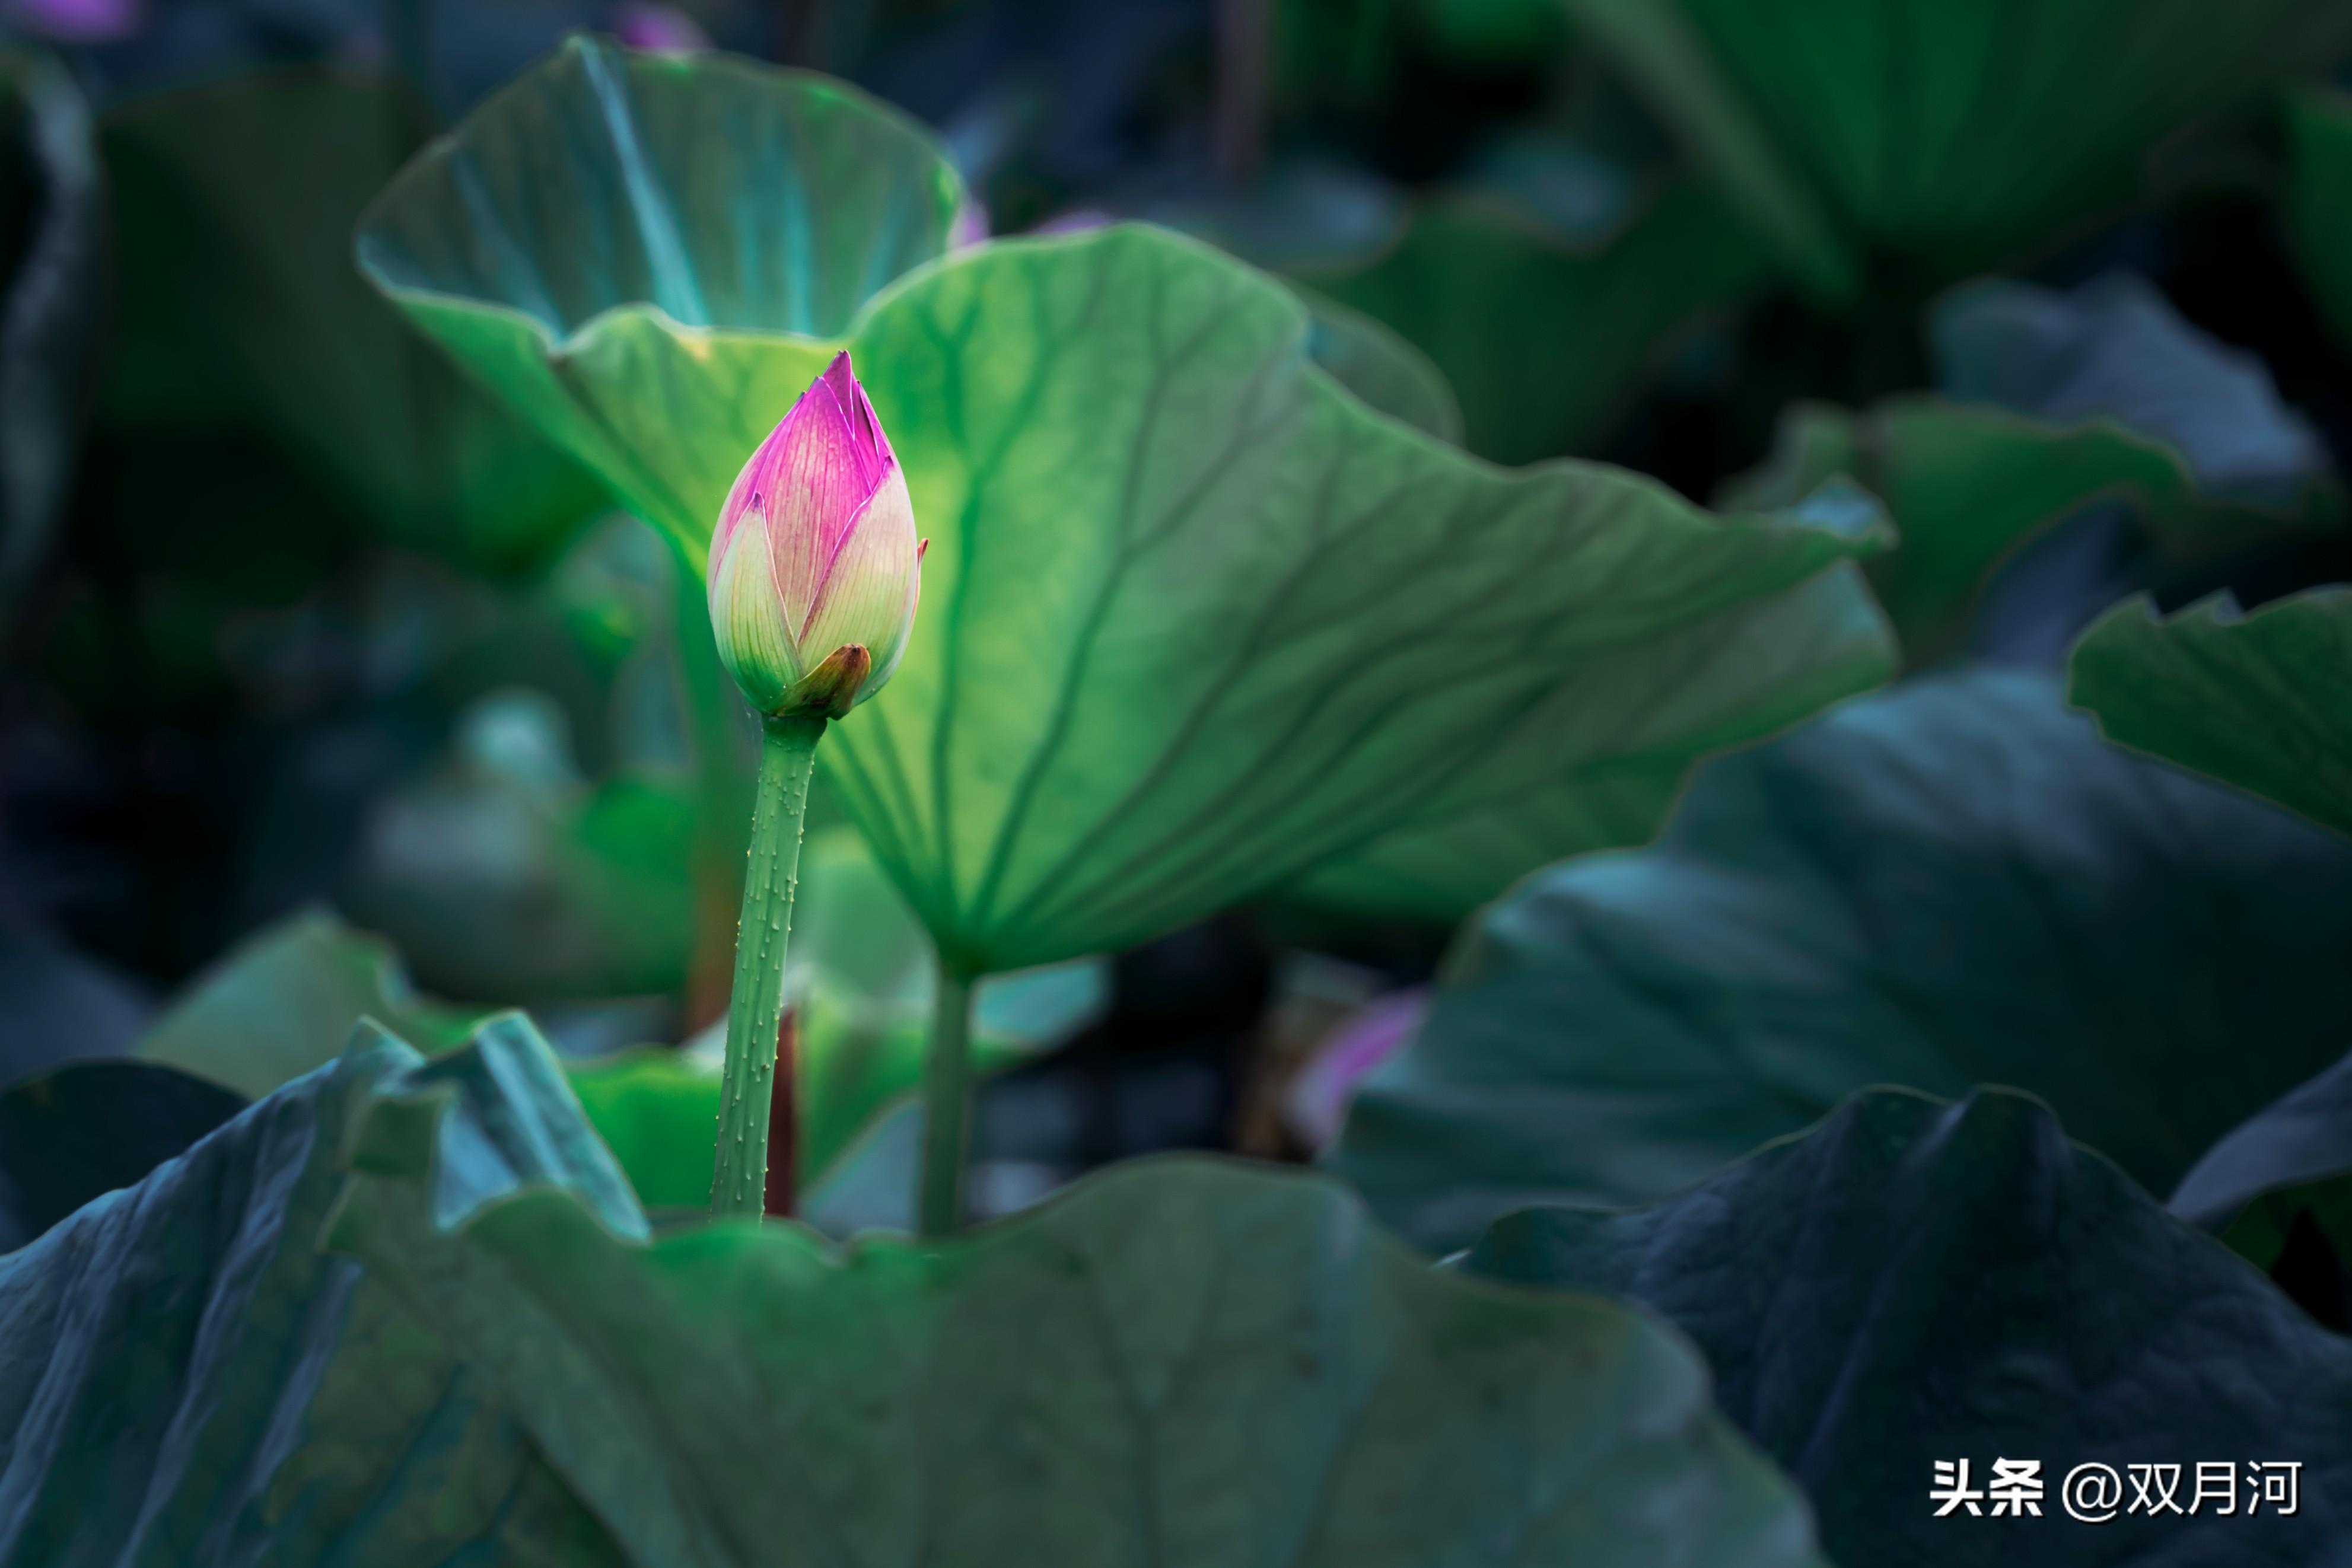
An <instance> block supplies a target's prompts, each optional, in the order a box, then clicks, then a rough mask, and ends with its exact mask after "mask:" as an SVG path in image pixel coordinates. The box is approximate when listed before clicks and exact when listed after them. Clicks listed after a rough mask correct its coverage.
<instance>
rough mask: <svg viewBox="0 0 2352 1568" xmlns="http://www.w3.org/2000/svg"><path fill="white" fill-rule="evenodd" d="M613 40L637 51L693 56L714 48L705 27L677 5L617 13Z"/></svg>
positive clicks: (632, 8) (638, 7) (627, 8)
mask: <svg viewBox="0 0 2352 1568" xmlns="http://www.w3.org/2000/svg"><path fill="white" fill-rule="evenodd" d="M613 37H616V38H618V39H620V40H621V42H623V43H625V44H626V45H628V47H631V48H633V49H667V50H670V51H672V52H673V53H692V52H693V51H694V50H697V49H707V48H709V47H710V35H709V34H708V33H706V32H704V31H703V30H702V24H701V23H699V22H698V21H696V20H695V19H694V18H693V17H691V16H688V15H687V14H686V13H685V12H683V11H681V10H679V9H678V8H677V6H675V5H623V6H621V7H619V8H618V9H617V10H615V11H614V13H613Z"/></svg>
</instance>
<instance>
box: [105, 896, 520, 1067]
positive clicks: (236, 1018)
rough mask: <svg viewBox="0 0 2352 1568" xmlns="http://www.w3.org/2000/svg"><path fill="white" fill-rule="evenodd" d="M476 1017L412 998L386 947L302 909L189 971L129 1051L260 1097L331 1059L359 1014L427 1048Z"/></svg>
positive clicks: (458, 1036)
mask: <svg viewBox="0 0 2352 1568" xmlns="http://www.w3.org/2000/svg"><path fill="white" fill-rule="evenodd" d="M480 1016H481V1015H480V1013H479V1012H478V1011H473V1012H468V1011H465V1010H462V1009H454V1008H448V1007H445V1006H443V1005H441V1004H440V1003H437V1002H435V1001H433V1000H431V999H429V998H425V997H421V996H419V995H418V994H417V993H416V990H415V988H414V987H413V986H411V985H410V984H409V980H408V975H407V971H406V970H404V968H403V967H401V963H400V956H399V955H398V954H396V953H394V951H393V950H392V948H391V947H390V946H387V945H386V944H385V943H383V941H382V940H380V939H378V938H376V937H373V936H368V935H366V934H365V933H363V932H359V931H354V930H352V928H351V927H349V926H347V925H344V924H343V923H342V922H341V921H340V920H338V919H336V918H335V916H334V915H331V914H329V913H328V912H326V911H325V910H321V909H311V910H304V911H302V912H301V913H299V914H297V915H289V916H288V917H287V918H286V919H284V920H281V921H279V922H278V924H277V925H270V926H267V927H264V928H263V929H262V930H260V931H258V932H257V933H255V934H254V935H253V936H249V937H247V939H246V940H245V941H243V942H242V943H240V944H238V945H237V946H236V947H234V948H232V949H231V950H230V951H229V952H228V953H226V955H224V956H222V957H221V958H220V959H219V960H218V961H217V962H216V963H215V964H214V965H213V967H211V968H210V969H208V970H206V971H205V973H204V974H202V975H200V976H198V977H196V979H195V980H194V981H193V982H192V983H191V984H190V986H189V988H188V989H187V990H186V991H185V992H184V994H183V995H182V996H181V997H180V998H178V999H177V1000H176V1001H175V1002H173V1005H172V1008H171V1009H170V1010H169V1011H167V1012H166V1013H164V1015H163V1017H162V1018H160V1019H157V1020H156V1021H155V1024H154V1026H153V1027H152V1029H150V1030H148V1031H147V1033H146V1034H145V1035H144V1036H142V1038H141V1040H140V1041H139V1045H138V1048H137V1051H136V1052H135V1054H136V1055H137V1056H138V1057H139V1058H140V1059H141V1060H142V1061H152V1062H157V1063H160V1064H161V1065H163V1066H165V1067H175V1068H178V1069H179V1070H180V1071H183V1072H191V1073H194V1074H195V1075H196V1076H197V1077H199V1078H204V1079H208V1080H210V1081H211V1082H215V1083H218V1084H222V1085H224V1086H226V1087H227V1088H230V1089H234V1090H236V1092H238V1093H240V1094H242V1095H244V1096H245V1097H246V1098H247V1099H248V1100H259V1099H261V1098H262V1097H263V1096H265V1095H267V1094H268V1093H270V1092H272V1091H274V1090H276V1089H277V1088H278V1086H279V1085H280V1084H284V1083H290V1082H293V1081H294V1080H295V1079H297V1078H299V1077H301V1076H302V1075H303V1074H304V1073H306V1072H309V1071H312V1070H313V1069H315V1068H317V1067H318V1066H319V1065H320V1063H322V1062H327V1061H333V1060H334V1059H335V1054H336V1052H338V1051H341V1050H342V1048H343V1042H344V1041H345V1040H348V1039H350V1038H351V1032H352V1025H353V1024H355V1023H357V1022H358V1021H359V1020H360V1019H362V1018H363V1017H365V1018H373V1019H375V1020H376V1021H378V1022H379V1023H382V1024H383V1025H385V1026H386V1027H387V1028H390V1029H392V1030H394V1031H396V1032H397V1033H399V1034H400V1035H401V1036H402V1037H403V1038H404V1039H407V1040H415V1041H416V1042H417V1043H419V1044H420V1045H423V1046H425V1048H426V1049H428V1050H431V1049H442V1048H446V1047H448V1046H452V1045H455V1044H457V1042H458V1041H460V1040H464V1039H465V1038H466V1036H467V1033H468V1032H469V1031H470V1030H471V1029H472V1027H473V1025H474V1023H475V1021H476V1019H478V1018H479V1017H480Z"/></svg>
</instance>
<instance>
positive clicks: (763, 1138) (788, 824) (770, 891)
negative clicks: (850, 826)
mask: <svg viewBox="0 0 2352 1568" xmlns="http://www.w3.org/2000/svg"><path fill="white" fill-rule="evenodd" d="M824 723H825V721H824V720H823V719H821V718H781V719H770V720H768V721H767V722H766V724H765V725H764V726H762V727H761V737H760V787H759V793H758V795H757V797H756V798H755V799H754V800H753V801H752V805H751V865H750V868H749V870H748V873H747V874H746V875H745V877H744V879H743V916H742V919H741V920H740V922H739V923H738V924H737V925H736V928H735V990H734V994H733V996H732V997H731V998H730V999H729V1003H728V1009H727V1066H726V1072H725V1076H724V1078H723V1079H722V1080H721V1083H720V1088H719V1161H718V1168H717V1169H716V1170H715V1171H714V1172H713V1173H712V1176H711V1183H710V1211H711V1213H713V1214H715V1215H717V1216H719V1218H730V1217H736V1216H756V1215H758V1214H759V1213H760V1212H761V1209H762V1208H763V1207H765V1206H766V1201H767V1177H768V1126H769V1117H770V1108H771V1106H772V1104H773V1103H774V1099H775V1078H776V1071H777V1057H778V1053H777V1049H776V1047H777V1030H778V1029H779V1028H780V1027H781V1026H782V1019H783V1013H784V952H785V949H786V947H787V946H789V944H790V943H791V941H792V934H793V893H794V891H795V890H796V889H797V887H798V886H799V883H800V863H801V824H802V821H803V818H804V817H805V816H806V815H807V813H808V790H809V773H810V770H811V768H813V767H814V765H815V762H816V743H817V739H818V737H821V736H822V735H824ZM786 1103H787V1104H789V1103H791V1102H790V1097H789V1096H787V1097H786ZM792 1143H793V1140H792V1139H791V1138H790V1137H789V1136H788V1137H787V1138H786V1139H785V1147H786V1148H788V1149H789V1148H790V1147H791V1146H792Z"/></svg>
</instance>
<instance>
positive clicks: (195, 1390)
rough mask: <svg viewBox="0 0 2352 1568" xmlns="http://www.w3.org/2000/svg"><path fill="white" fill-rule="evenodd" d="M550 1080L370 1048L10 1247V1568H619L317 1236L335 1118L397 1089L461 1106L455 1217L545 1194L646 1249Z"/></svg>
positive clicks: (493, 1061) (491, 1043) (504, 1427)
mask: <svg viewBox="0 0 2352 1568" xmlns="http://www.w3.org/2000/svg"><path fill="white" fill-rule="evenodd" d="M524 1046H527V1047H528V1049H518V1048H519V1047H524ZM547 1063H548V1056H547V1051H546V1047H545V1045H544V1044H543V1043H542V1042H540V1041H538V1040H536V1039H535V1037H524V1036H517V1035H515V1034H514V1033H513V1031H512V1030H510V1029H509V1030H507V1031H506V1032H505V1033H504V1034H503V1035H499V1034H498V1033H496V1032H494V1033H493V1034H492V1035H489V1036H486V1037H485V1039H484V1040H483V1042H482V1043H481V1045H480V1046H479V1047H478V1049H477V1050H476V1051H469V1052H467V1053H466V1055H465V1057H464V1058H463V1059H462V1060H461V1061H457V1062H456V1063H454V1064H453V1065H452V1066H451V1067H450V1068H447V1069H444V1070H442V1071H437V1072H436V1071H434V1070H431V1069H426V1068H423V1067H421V1066H420V1065H419V1063H418V1059H417V1058H416V1055H415V1052H413V1051H409V1050H408V1049H407V1048H406V1047H404V1046H403V1045H401V1044H399V1043H398V1042H397V1041H394V1040H390V1039H388V1038H387V1037H383V1036H382V1035H381V1034H380V1033H378V1032H376V1031H373V1030H363V1031H362V1033H361V1035H360V1037H359V1038H358V1039H357V1040H355V1041H354V1042H353V1045H352V1050H351V1051H350V1052H349V1054H348V1055H346V1056H345V1057H344V1058H343V1059H342V1060H341V1061H339V1062H337V1063H336V1064H334V1065H332V1066H330V1067H326V1068H322V1069H320V1070H319V1071H316V1072H314V1073H311V1074H310V1075H309V1076H307V1077H304V1078H302V1079H300V1080H299V1081H297V1082H294V1083H291V1084H289V1085H287V1086H286V1087H285V1088H283V1089H281V1090H280V1091H278V1092H277V1093H276V1094H274V1095H272V1096H271V1097H270V1098H269V1099H268V1100H266V1101H264V1102H262V1103H259V1104H257V1105H255V1106H253V1107H252V1108H250V1109H249V1110H247V1111H246V1112H245V1113H243V1114H241V1115H239V1116H238V1117H237V1118H236V1120H234V1121H232V1122H230V1123H229V1124H227V1125H226V1126H224V1127H222V1128H221V1129H220V1130H219V1131H217V1132H215V1133H214V1134H212V1135H211V1136H209V1137H207V1138H205V1139H204V1140H203V1141H202V1142H200V1143H198V1144H197V1145H194V1147H193V1148H191V1149H190V1150H188V1152H187V1153H186V1154H184V1155H181V1156H180V1157H178V1158H176V1159H173V1160H170V1161H168V1162H166V1163H165V1164H163V1165H162V1166H158V1167H157V1168H156V1169H155V1170H154V1171H152V1173H150V1174H149V1175H148V1176H147V1177H146V1178H145V1179H144V1180H143V1181H142V1182H141V1183H139V1185H138V1186H134V1187H131V1188H130V1189H128V1190H125V1191H117V1192H113V1193H110V1194H107V1195H105V1196H103V1197H98V1198H97V1199H95V1200H94V1201H92V1202H90V1203H89V1204H88V1205H87V1206H86V1207H83V1208H81V1209H80V1210H79V1211H78V1212H76V1213H75V1214H73V1215H72V1216H71V1217H69V1218H67V1219H65V1220H64V1221H63V1222H61V1223H59V1224H58V1225H57V1226H56V1227H54V1228H51V1229H50V1230H48V1231H47V1234H45V1235H43V1236H42V1237H41V1238H40V1239H37V1240H36V1241H34V1242H33V1243H31V1244H30V1245H29V1246H26V1247H24V1248H22V1249H18V1250H16V1251H14V1252H11V1253H8V1254H6V1255H5V1256H0V1344H5V1346H6V1347H7V1354H5V1355H0V1435H5V1437H0V1495H5V1497H6V1498H7V1499H8V1500H9V1501H8V1507H7V1510H6V1516H5V1521H0V1563H7V1564H10V1565H11V1568H15V1565H17V1564H22V1565H24V1568H34V1565H36V1564H37V1565H38V1568H85V1565H87V1568H100V1565H108V1568H112V1565H119V1564H126V1563H136V1564H156V1565H162V1564H168V1563H254V1564H260V1565H267V1568H280V1565H282V1568H310V1565H311V1564H316V1563H351V1564H353V1565H354V1568H401V1565H403V1564H408V1563H455V1562H476V1561H479V1562H493V1563H546V1564H550V1565H552V1564H555V1563H581V1564H589V1565H593V1564H603V1563H615V1564H617V1563H618V1562H619V1561H620V1560H619V1558H618V1557H617V1556H616V1555H615V1553H614V1549H613V1546H612V1544H611V1542H610V1540H609V1538H608V1537H606V1536H605V1534H604V1530H603V1528H602V1527H601V1526H600V1525H599V1524H598V1523H597V1522H596V1521H595V1520H594V1518H593V1516H591V1515H590V1514H588V1513H587V1512H586V1511H584V1510H583V1508H582V1507H581V1506H580V1504H579V1503H578V1502H577V1501H576V1500H574V1499H573V1497H572V1494H571V1492H570V1491H569V1490H567V1489H565V1488H564V1487H563V1486H562V1483H561V1482H559V1481H558V1480H557V1479H555V1476H554V1474H553V1472H552V1471H551V1470H549V1469H547V1467H546V1466H545V1464H544V1463H543V1462H542V1461H541V1459H540V1458H539V1456H538V1454H537V1452H536V1451H535V1449H534V1448H533V1446H532V1444H531V1443H530V1439H529V1438H528V1437H526V1436H525V1435H524V1434H523V1432H522V1430H521V1428H520V1427H518V1426H517V1425H516V1424H515V1423H514V1422H513V1421H512V1420H511V1419H510V1418H509V1416H507V1414H506V1412H505V1410H504V1408H503V1406H500V1405H499V1403H498V1402H497V1401H496V1400H495V1399H493V1398H491V1397H490V1396H489V1395H488V1387H487V1385H486V1382H485V1380H484V1379H483V1378H482V1377H481V1376H480V1375H479V1374H478V1372H477V1371H475V1370H473V1369H470V1368H467V1366H465V1365H464V1364H462V1363H461V1362H460V1361H459V1360H458V1359H457V1357H456V1356H454V1355H453V1354H452V1353H451V1351H450V1349H449V1348H448V1347H447V1345H446V1343H445V1342H443V1341H442V1340H441V1339H440V1338H439V1337H438V1336H437V1334H436V1332H435V1331H434V1330H432V1329H431V1328H429V1327H427V1326H426V1325H425V1323H424V1322H422V1321H421V1320H419V1319H417V1318H415V1317H414V1316H413V1315H411V1314H410V1313H409V1312H407V1311H406V1310H405V1309H404V1307H402V1306H401V1305H400V1304H399V1302H398V1301H397V1300H396V1298H394V1296H393V1295H391V1294H390V1293H388V1292H386V1291H384V1290H383V1288H382V1287H380V1286H378V1285H377V1284H375V1283H374V1282H373V1281H366V1280H363V1279H362V1271H361V1270H360V1269H359V1268H358V1267H357V1266H356V1265H354V1264H352V1262H350V1261H349V1260H343V1259H336V1258H331V1257H328V1256H326V1255H324V1254H322V1253H321V1252H320V1250H319V1249H318V1245H317V1244H318V1239H319V1236H320V1230H321V1228H322V1227H323V1225H324V1224H325V1223H326V1221H327V1218H328V1215H329V1209H330V1206H331V1203H332V1201H333V1199H334V1197H335V1196H336V1194H337V1192H338V1190H339V1189H340V1187H341V1185H342V1180H343V1176H342V1171H341V1152H342V1146H343V1138H344V1132H345V1129H346V1126H347V1124H348V1122H349V1119H350V1116H351V1114H352V1111H353V1109H354V1107H355V1106H357V1105H358V1104H359V1103H362V1102H363V1101H364V1100H365V1099H366V1098H367V1096H368V1094H369V1093H370V1092H371V1090H372V1089H373V1088H374V1087H375V1086H377V1085H378V1084H381V1083H383V1082H386V1081H388V1080H397V1082H399V1083H400V1086H401V1089H402V1091H403V1092H404V1093H408V1094H416V1093H421V1092H428V1091H429V1092H434V1093H436V1094H440V1095H445V1096H446V1095H449V1094H451V1093H452V1092H455V1093H457V1095H458V1096H459V1098H460V1101H461V1104H460V1106H459V1108H458V1110H457V1111H455V1112H453V1113H452V1114H451V1115H450V1116H449V1118H448V1120H447V1121H446V1124H445V1126H446V1145H445V1148H444V1150H443V1154H442V1158H441V1159H440V1161H439V1164H438V1167H437V1170H436V1198H437V1199H439V1200H441V1201H442V1207H444V1209H445V1210H446V1211H448V1212H452V1213H457V1212H463V1210H464V1205H465V1201H466V1199H467V1194H468V1193H469V1191H472V1190H477V1189H478V1188H479V1187H480V1186H482V1185H483V1184H484V1183H485V1182H487V1181H489V1180H491V1179H494V1178H495V1179H497V1180H499V1181H501V1182H503V1183H504V1185H505V1186H509V1187H511V1186H513V1185H514V1183H515V1182H517V1181H518V1180H532V1181H539V1182H555V1183H559V1184H562V1185H563V1186H565V1187H566V1189H567V1190H572V1191H574V1192H575V1193H577V1194H579V1195H580V1197H582V1199H583V1200H584V1201H586V1202H587V1203H589V1204H591V1205H592V1206H593V1212H594V1213H596V1214H597V1215H599V1216H600V1217H602V1218H603V1220H604V1223H607V1224H611V1225H613V1226H614V1227H616V1228H620V1229H623V1230H628V1229H630V1228H631V1227H632V1226H633V1225H634V1227H635V1233H637V1234H642V1233H643V1219H642V1217H641V1216H637V1215H635V1210H634V1207H633V1206H632V1205H631V1204H630V1203H629V1201H628V1195H627V1189H626V1187H625V1186H624V1185H622V1184H621V1183H620V1180H619V1176H618V1173H617V1172H616V1171H615V1170H614V1169H613V1168H612V1164H611V1158H610V1156H609V1155H606V1154H605V1153H604V1150H603V1149H602V1148H601V1147H600V1146H599V1145H596V1144H595V1142H594V1140H593V1137H582V1136H579V1135H576V1133H575V1129H576V1126H577V1124H578V1120H579V1114H578V1111H577V1109H576V1107H569V1108H567V1105H566V1102H565V1100H564V1098H563V1097H562V1080H561V1077H560V1075H556V1074H553V1073H551V1071H549V1070H548V1066H547ZM541 1107H552V1108H554V1109H555V1110H557V1111H560V1112H562V1117H561V1118H560V1119H559V1118H554V1117H551V1116H550V1115H548V1114H546V1113H544V1112H543V1111H542V1110H541ZM584 1212H589V1211H588V1210H583V1213H584Z"/></svg>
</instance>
